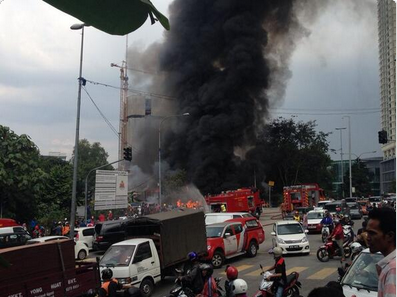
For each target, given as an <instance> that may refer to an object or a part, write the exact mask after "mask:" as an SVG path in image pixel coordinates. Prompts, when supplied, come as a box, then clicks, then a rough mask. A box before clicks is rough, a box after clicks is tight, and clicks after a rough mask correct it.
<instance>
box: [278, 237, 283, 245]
mask: <svg viewBox="0 0 397 297" xmlns="http://www.w3.org/2000/svg"><path fill="white" fill-rule="evenodd" d="M277 242H278V243H282V244H285V241H284V240H282V239H281V238H277Z"/></svg>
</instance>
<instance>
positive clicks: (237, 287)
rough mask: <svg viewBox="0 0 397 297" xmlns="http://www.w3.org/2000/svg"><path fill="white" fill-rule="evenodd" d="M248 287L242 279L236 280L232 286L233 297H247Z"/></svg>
mask: <svg viewBox="0 0 397 297" xmlns="http://www.w3.org/2000/svg"><path fill="white" fill-rule="evenodd" d="M247 291H248V285H247V282H246V281H245V280H243V279H241V278H238V279H236V280H234V282H233V286H232V292H233V295H234V296H236V297H247Z"/></svg>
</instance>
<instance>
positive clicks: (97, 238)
mask: <svg viewBox="0 0 397 297" xmlns="http://www.w3.org/2000/svg"><path fill="white" fill-rule="evenodd" d="M95 240H96V242H100V241H102V240H103V236H97V237H96V239H95Z"/></svg>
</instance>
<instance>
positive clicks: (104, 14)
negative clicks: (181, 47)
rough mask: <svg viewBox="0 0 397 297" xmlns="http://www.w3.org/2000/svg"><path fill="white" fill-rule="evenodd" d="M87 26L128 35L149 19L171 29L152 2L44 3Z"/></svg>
mask: <svg viewBox="0 0 397 297" xmlns="http://www.w3.org/2000/svg"><path fill="white" fill-rule="evenodd" d="M43 1H44V2H47V3H48V4H50V5H52V6H54V7H55V8H57V9H59V10H62V11H63V12H65V13H67V14H69V15H71V16H74V17H76V18H78V19H79V20H81V21H82V22H84V23H85V24H87V25H90V26H93V27H95V28H97V29H99V30H101V31H104V32H106V33H109V34H112V35H126V34H128V33H130V32H133V31H135V30H136V29H138V28H139V27H141V26H142V25H143V23H144V22H145V21H146V19H147V18H148V16H149V17H150V19H151V21H152V24H154V23H155V21H159V22H160V23H161V25H162V26H163V27H164V28H165V29H167V30H169V29H170V24H169V21H168V19H167V18H166V17H165V16H164V15H162V14H161V13H160V12H159V11H158V10H157V9H156V8H155V7H154V5H153V4H152V2H150V0H43Z"/></svg>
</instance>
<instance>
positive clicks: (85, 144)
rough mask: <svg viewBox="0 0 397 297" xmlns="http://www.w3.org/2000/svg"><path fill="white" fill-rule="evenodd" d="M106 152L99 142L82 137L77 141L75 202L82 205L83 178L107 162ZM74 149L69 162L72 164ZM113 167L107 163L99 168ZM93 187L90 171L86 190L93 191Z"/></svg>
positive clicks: (93, 173) (110, 168)
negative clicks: (91, 142)
mask: <svg viewBox="0 0 397 297" xmlns="http://www.w3.org/2000/svg"><path fill="white" fill-rule="evenodd" d="M108 157H109V155H108V153H107V152H106V151H105V149H104V148H103V147H102V146H101V144H100V143H99V142H94V143H93V144H90V142H89V141H88V140H87V139H82V140H80V142H79V151H78V158H79V159H78V171H77V193H76V198H77V204H78V205H82V204H83V203H84V196H85V195H84V193H85V179H86V177H87V174H88V173H89V172H90V171H91V170H92V169H94V168H96V167H99V166H102V165H106V164H107V163H108V161H107V158H108ZM73 160H74V151H73V155H72V158H71V160H70V163H71V164H73ZM113 169H114V168H113V167H112V166H111V165H109V166H106V167H104V168H101V170H113ZM94 188H95V172H92V173H91V174H90V176H89V178H88V191H91V192H92V193H93V192H94Z"/></svg>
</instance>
